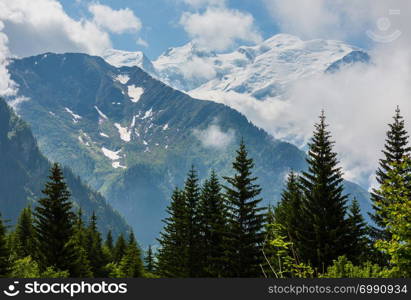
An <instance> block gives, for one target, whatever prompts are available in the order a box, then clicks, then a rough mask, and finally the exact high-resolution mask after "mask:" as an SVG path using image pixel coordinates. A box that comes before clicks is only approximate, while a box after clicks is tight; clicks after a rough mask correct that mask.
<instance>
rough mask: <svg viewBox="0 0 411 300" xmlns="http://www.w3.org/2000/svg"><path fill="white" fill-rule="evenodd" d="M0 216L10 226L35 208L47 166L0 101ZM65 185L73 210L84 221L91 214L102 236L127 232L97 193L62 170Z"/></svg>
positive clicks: (27, 132)
mask: <svg viewBox="0 0 411 300" xmlns="http://www.w3.org/2000/svg"><path fill="white" fill-rule="evenodd" d="M0 166H1V167H0V172H1V173H0V191H1V194H0V207H1V209H0V212H1V213H2V216H3V217H4V218H5V219H9V220H11V221H12V222H13V223H14V222H15V221H16V220H17V217H18V215H19V214H20V212H21V209H22V208H24V207H26V206H27V205H28V204H29V203H31V204H32V206H35V205H36V201H37V200H38V198H39V197H41V196H42V194H41V189H43V188H44V183H45V182H46V180H48V178H47V176H48V172H49V168H50V163H49V162H48V161H47V160H46V159H45V158H44V157H43V155H42V154H41V153H40V151H39V149H38V147H37V144H36V141H35V139H34V138H33V136H32V133H31V131H30V128H29V127H28V125H27V124H26V123H25V122H23V121H22V120H21V119H20V118H18V117H17V116H16V115H15V114H14V113H13V112H12V110H11V109H10V108H9V107H8V106H7V104H6V102H5V101H3V100H2V99H0ZM63 172H64V176H65V179H66V183H67V185H68V187H69V189H70V191H71V193H72V198H73V200H74V202H75V205H76V206H77V207H79V206H80V207H81V208H82V209H83V210H84V213H85V217H87V216H90V215H91V213H92V212H93V211H95V212H96V214H97V216H98V218H99V220H98V221H99V225H100V228H101V229H102V231H103V232H107V230H108V229H112V230H113V232H114V233H115V234H119V233H120V232H125V231H127V230H128V226H127V225H126V223H125V221H124V219H123V218H122V217H120V215H119V214H118V213H117V212H115V211H114V210H113V209H112V208H111V207H110V206H109V205H108V204H107V203H106V201H105V199H104V198H103V197H102V196H101V195H100V194H98V193H96V192H93V191H92V190H90V189H89V188H88V187H87V186H86V185H84V184H83V183H82V182H81V181H80V179H79V178H78V177H76V176H74V175H73V173H72V172H71V171H70V170H69V169H67V168H64V170H63Z"/></svg>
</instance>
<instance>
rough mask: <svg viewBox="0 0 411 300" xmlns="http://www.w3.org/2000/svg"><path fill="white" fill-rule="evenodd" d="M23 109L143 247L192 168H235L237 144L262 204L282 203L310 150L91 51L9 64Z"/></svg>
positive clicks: (49, 148)
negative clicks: (289, 176)
mask: <svg viewBox="0 0 411 300" xmlns="http://www.w3.org/2000/svg"><path fill="white" fill-rule="evenodd" d="M8 68H9V71H10V74H11V77H12V79H13V80H14V81H15V82H17V83H18V84H19V93H20V96H26V97H29V99H30V100H28V101H24V102H22V103H20V104H19V106H18V112H19V113H20V114H21V116H22V117H23V118H24V119H25V120H27V122H29V123H30V124H31V126H32V128H33V132H34V134H35V135H36V137H37V138H38V141H39V146H40V148H41V150H42V151H43V153H45V154H46V155H47V157H49V158H50V159H52V160H56V161H61V162H62V163H64V164H67V165H70V167H71V168H72V169H73V170H74V172H75V173H76V174H79V175H80V176H81V178H82V179H84V180H85V181H86V182H87V183H88V184H90V185H91V186H92V187H93V188H95V189H97V190H98V191H100V192H101V193H103V195H104V196H106V198H107V199H109V201H110V203H111V204H112V206H113V207H114V208H116V209H118V210H119V211H120V212H121V213H123V214H124V216H125V217H126V219H127V221H128V222H129V223H130V224H131V225H132V226H133V227H134V229H135V230H136V233H137V234H138V236H139V237H140V238H142V239H143V242H152V240H153V238H155V237H156V236H157V234H158V232H159V231H160V229H161V227H162V224H161V222H160V220H161V219H162V218H163V217H164V216H165V208H166V206H167V204H168V197H169V194H170V191H171V190H172V188H173V187H174V185H176V184H177V185H181V184H182V183H183V180H184V178H185V175H186V172H187V171H188V169H189V168H190V166H191V164H194V165H195V166H196V168H197V169H198V170H199V173H200V174H199V175H200V177H201V178H204V177H205V176H207V175H208V173H209V171H210V169H211V168H214V169H216V171H217V172H218V173H219V174H221V175H228V174H230V172H231V161H232V159H233V157H234V155H235V150H236V148H237V145H238V143H239V140H240V139H241V138H244V140H245V142H246V144H247V145H248V147H249V150H250V155H251V156H252V157H253V158H255V164H256V168H255V172H256V175H257V176H258V177H259V183H260V184H261V185H262V187H263V189H264V194H263V197H264V198H265V203H268V202H269V201H274V200H277V199H278V198H279V194H280V192H281V189H282V184H283V179H284V176H285V174H286V173H287V172H288V171H289V169H290V168H292V169H294V170H297V171H298V170H301V169H303V168H305V166H306V163H305V154H304V153H303V152H302V151H300V150H299V149H298V148H297V147H295V146H293V145H291V144H289V143H285V142H281V141H278V140H275V139H274V138H272V137H271V136H269V135H268V134H267V133H266V132H265V131H263V130H261V129H259V128H257V127H255V126H254V125H253V124H251V123H250V122H249V121H248V120H247V119H246V118H245V117H244V116H243V115H241V114H240V113H238V112H237V111H235V110H233V109H231V108H229V107H227V106H225V105H222V104H217V103H214V102H211V101H204V100H196V99H193V98H191V97H189V96H188V95H186V94H184V93H182V92H179V91H177V90H174V89H172V88H170V87H168V86H167V85H165V84H163V83H161V82H160V81H157V80H155V79H153V78H152V77H151V76H150V75H148V74H147V73H146V72H144V71H142V70H141V69H140V68H137V67H121V68H117V67H114V66H112V65H109V64H108V63H106V62H105V61H104V60H103V59H101V58H99V57H93V56H88V55H85V54H75V53H69V54H61V55H57V54H51V53H48V54H44V55H39V56H35V57H29V58H24V59H16V60H13V61H12V62H11V63H10V65H9V67H8ZM358 198H359V199H360V200H362V202H363V203H365V205H366V203H368V202H367V200H366V199H364V198H363V197H358Z"/></svg>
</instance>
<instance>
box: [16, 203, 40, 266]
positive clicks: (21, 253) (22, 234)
mask: <svg viewBox="0 0 411 300" xmlns="http://www.w3.org/2000/svg"><path fill="white" fill-rule="evenodd" d="M15 243H16V245H15V248H16V249H15V251H16V254H17V257H18V258H24V257H27V256H35V255H36V250H37V239H36V232H35V229H34V225H33V217H32V211H31V207H30V206H29V207H26V208H24V209H23V210H22V212H21V214H20V216H19V219H18V221H17V225H16V232H15Z"/></svg>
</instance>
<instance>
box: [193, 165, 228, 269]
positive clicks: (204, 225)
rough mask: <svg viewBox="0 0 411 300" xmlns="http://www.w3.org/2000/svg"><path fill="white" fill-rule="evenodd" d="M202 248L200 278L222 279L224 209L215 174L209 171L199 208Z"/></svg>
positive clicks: (223, 267)
mask: <svg viewBox="0 0 411 300" xmlns="http://www.w3.org/2000/svg"><path fill="white" fill-rule="evenodd" d="M199 217H200V227H201V233H202V236H201V240H200V241H199V244H201V247H202V250H203V251H202V253H201V255H202V267H203V271H202V277H222V276H223V275H224V273H225V269H226V262H225V259H224V254H225V253H224V252H225V242H226V235H227V222H226V208H225V204H224V198H223V195H222V193H221V186H220V182H219V180H218V177H217V174H216V173H215V171H214V170H212V171H211V175H210V178H209V179H207V180H206V181H205V182H204V185H203V188H202V191H201V200H200V206H199Z"/></svg>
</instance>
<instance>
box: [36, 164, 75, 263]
mask: <svg viewBox="0 0 411 300" xmlns="http://www.w3.org/2000/svg"><path fill="white" fill-rule="evenodd" d="M42 192H43V194H44V195H45V197H44V198H41V199H40V200H39V201H38V205H37V206H36V209H35V213H34V216H35V229H36V233H37V237H38V248H39V258H40V267H41V268H42V269H46V268H47V267H50V266H52V267H54V268H56V269H58V270H69V269H70V264H71V262H72V261H73V256H74V253H75V251H74V248H73V245H72V244H71V243H68V242H69V241H70V239H71V237H72V235H73V224H74V219H75V216H74V214H73V212H72V211H71V210H72V203H71V201H70V192H69V191H68V189H67V185H66V183H65V182H64V177H63V173H62V171H61V169H60V167H59V165H58V164H57V163H55V164H53V166H52V168H51V171H50V176H49V181H48V182H47V183H46V185H45V188H44V190H43V191H42Z"/></svg>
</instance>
